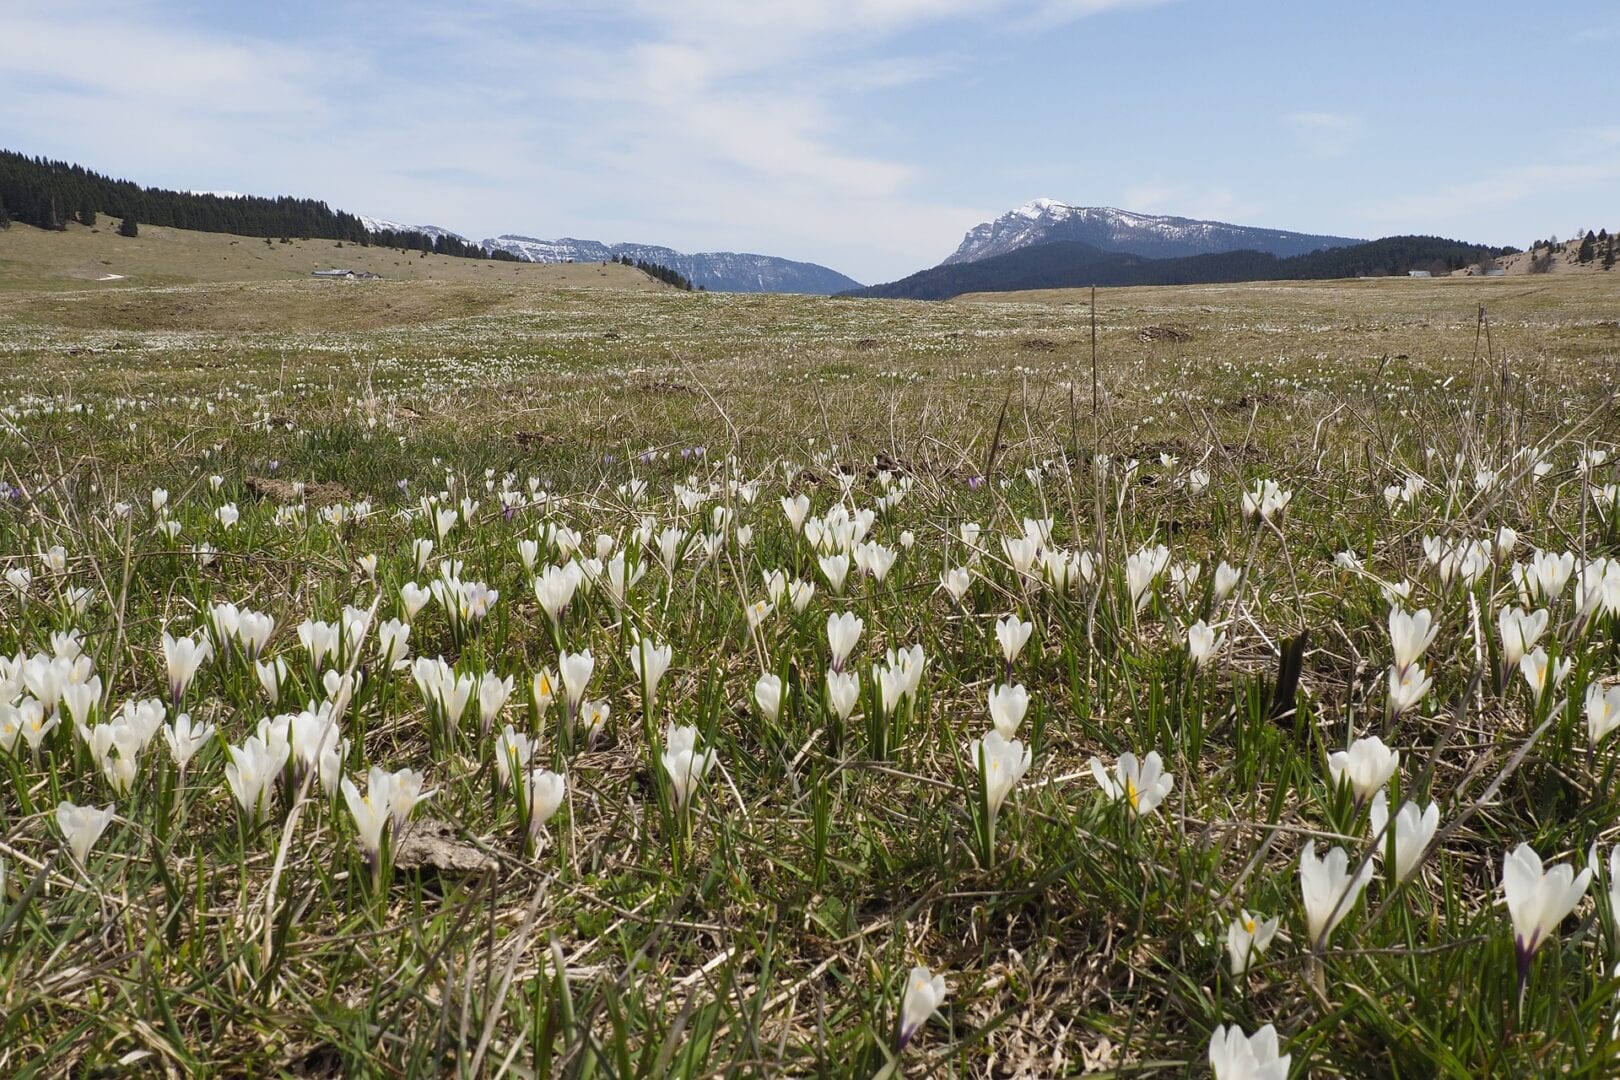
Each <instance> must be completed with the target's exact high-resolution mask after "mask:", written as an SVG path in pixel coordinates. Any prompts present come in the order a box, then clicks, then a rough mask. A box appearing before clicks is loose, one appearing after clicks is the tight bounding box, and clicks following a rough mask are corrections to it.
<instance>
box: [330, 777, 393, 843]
mask: <svg viewBox="0 0 1620 1080" xmlns="http://www.w3.org/2000/svg"><path fill="white" fill-rule="evenodd" d="M392 779H393V778H392V777H391V776H389V775H388V774H387V773H385V772H383V770H382V769H380V768H378V767H377V766H375V765H373V766H372V767H371V774H370V775H369V776H368V777H367V778H366V793H365V794H364V795H362V794H360V789H359V788H358V787H356V786H355V783H354V781H353V780H350V779H349V778H348V777H347V776H345V777H344V778H343V779H342V781H341V782H340V784H339V788H340V789H341V790H342V792H343V802H344V803H345V804H346V805H347V806H348V808H349V815H350V816H351V817H352V818H354V828H355V831H356V832H357V833H359V835H360V847H361V849H362V850H363V851H365V853H366V858H367V859H371V860H375V859H376V858H377V856H378V855H379V854H380V853H381V852H382V834H383V829H384V828H385V827H386V826H387V825H388V823H389V822H390V821H392V820H393V816H394V812H393V806H392V805H391V803H392V799H391V798H390V796H391V795H392V793H393V783H392Z"/></svg>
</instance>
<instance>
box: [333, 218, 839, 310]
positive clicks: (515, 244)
mask: <svg viewBox="0 0 1620 1080" xmlns="http://www.w3.org/2000/svg"><path fill="white" fill-rule="evenodd" d="M360 220H361V222H362V223H364V225H365V227H366V228H367V229H369V230H371V231H372V232H374V233H375V232H395V233H407V232H417V233H421V234H422V235H424V236H427V237H430V238H432V239H435V240H437V239H438V238H439V237H440V236H447V237H450V238H451V239H455V240H461V241H465V242H468V243H471V242H472V241H468V240H467V238H466V237H465V236H461V235H460V234H458V233H453V232H451V231H450V230H449V229H445V228H441V227H440V226H438V225H402V224H400V223H399V222H397V221H389V220H387V219H385V218H374V217H367V216H365V215H364V214H362V215H360ZM477 243H478V244H479V245H480V246H481V247H483V248H484V250H486V251H504V252H506V253H507V254H509V255H513V256H515V257H516V258H518V259H519V260H521V261H523V262H535V263H570V262H575V263H584V262H611V261H613V260H615V259H618V258H621V257H623V256H629V257H630V259H632V260H633V261H637V262H649V263H655V264H657V265H659V266H667V267H669V269H671V270H674V271H676V272H678V273H679V274H680V275H681V276H682V277H684V278H686V279H687V280H688V281H690V282H691V283H692V285H693V287H694V288H697V287H702V288H705V289H708V290H709V291H710V292H781V293H808V294H813V295H818V296H830V295H832V294H833V293H840V292H848V291H849V290H851V289H859V288H860V287H861V283H860V282H858V281H856V280H855V279H854V278H852V277H846V276H845V275H843V274H840V273H839V272H838V271H836V270H830V269H828V268H827V267H825V266H821V265H819V264H817V263H808V262H795V261H793V260H792V259H779V258H777V257H776V256H774V255H754V254H750V253H746V252H736V251H705V252H699V253H698V254H695V255H688V254H686V253H685V252H681V251H676V250H675V249H674V248H667V247H659V246H657V245H655V244H604V243H602V242H601V241H600V240H576V239H574V238H573V237H569V236H565V237H562V238H560V239H557V240H539V239H536V238H535V237H532V236H515V235H513V234H511V233H506V234H503V235H501V236H496V237H491V238H490V239H488V240H480V241H477Z"/></svg>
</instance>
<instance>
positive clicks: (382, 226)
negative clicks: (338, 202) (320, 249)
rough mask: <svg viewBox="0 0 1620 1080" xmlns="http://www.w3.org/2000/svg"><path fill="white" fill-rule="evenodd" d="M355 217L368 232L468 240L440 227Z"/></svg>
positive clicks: (363, 216)
mask: <svg viewBox="0 0 1620 1080" xmlns="http://www.w3.org/2000/svg"><path fill="white" fill-rule="evenodd" d="M355 216H356V217H358V218H359V219H360V224H362V225H364V226H365V227H366V231H367V232H418V233H421V234H422V235H423V236H430V237H432V238H433V239H435V240H437V239H438V238H439V237H441V236H448V237H451V238H452V239H455V240H465V239H467V238H466V237H465V236H462V235H461V234H460V233H454V232H451V231H450V230H449V229H445V228H441V227H440V226H438V225H401V224H400V223H399V222H397V221H389V220H388V219H387V218H374V217H367V216H366V215H365V214H356V215H355Z"/></svg>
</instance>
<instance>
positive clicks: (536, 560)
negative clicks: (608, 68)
mask: <svg viewBox="0 0 1620 1080" xmlns="http://www.w3.org/2000/svg"><path fill="white" fill-rule="evenodd" d="M143 232H144V230H143ZM564 284H565V285H566V284H567V283H564ZM113 286H117V287H113ZM334 297H337V299H334ZM344 298H352V299H344ZM1098 300H1099V305H1098V311H1097V314H1096V322H1095V326H1096V351H1095V355H1096V358H1097V364H1096V369H1095V384H1094V382H1093V367H1092V355H1093V354H1092V319H1091V312H1090V310H1089V307H1088V305H1087V297H1086V296H1085V295H1083V294H1038V295H1029V296H1021V297H1016V296H1015V297H1001V298H997V299H996V300H995V301H993V302H992V301H989V300H987V299H985V298H977V299H968V300H964V301H958V302H953V303H946V304H932V305H929V304H907V303H894V302H883V301H845V300H836V299H830V300H829V299H810V298H790V297H777V296H739V295H718V294H716V295H695V294H686V293H677V292H673V291H665V290H640V291H637V290H631V289H617V288H585V287H580V288H572V287H562V286H558V285H555V284H552V285H547V286H545V287H538V286H534V285H531V284H526V283H523V282H505V281H504V280H503V281H502V283H501V284H499V285H485V284H481V283H479V282H478V281H476V280H474V281H471V282H466V283H461V282H449V283H443V282H428V283H413V282H396V281H384V282H378V283H369V284H367V285H365V286H364V287H363V288H345V289H343V291H341V292H338V293H334V291H333V287H332V283H322V282H305V281H292V280H288V281H279V280H276V281H260V282H252V283H246V284H167V285H151V286H128V285H120V284H119V283H109V284H108V285H106V286H98V287H97V288H95V289H86V288H76V289H72V290H68V291H61V292H42V291H37V290H34V289H27V288H14V289H9V290H7V291H6V292H4V293H3V294H0V402H3V405H0V575H3V581H0V776H3V779H0V866H3V870H4V877H3V882H4V884H3V886H0V1003H3V1007H0V1071H3V1072H4V1073H5V1074H6V1075H34V1074H38V1075H53V1074H54V1075H110V1074H113V1073H116V1072H120V1071H121V1070H130V1071H135V1072H142V1073H149V1074H154V1075H161V1074H168V1075H175V1076H199V1075H215V1074H217V1075H278V1074H285V1075H294V1076H339V1075H341V1076H359V1075H376V1076H420V1075H441V1074H442V1075H457V1076H469V1077H471V1076H480V1077H482V1076H489V1077H493V1076H500V1075H507V1076H519V1077H524V1076H583V1075H595V1076H633V1075H637V1076H639V1075H645V1076H665V1075H677V1076H710V1075H739V1076H741V1075H782V1074H787V1075H819V1076H826V1077H847V1076H875V1075H882V1076H888V1077H893V1076H951V1075H968V1076H978V1075H984V1076H999V1077H1052V1076H1059V1075H1070V1074H1076V1075H1078V1074H1085V1073H1096V1074H1101V1075H1116V1076H1181V1075H1207V1074H1208V1072H1209V1070H1210V1068H1211V1062H1212V1060H1213V1063H1214V1066H1215V1068H1216V1070H1217V1074H1218V1075H1220V1076H1222V1077H1227V1078H1233V1077H1281V1076H1285V1075H1292V1076H1305V1075H1310V1076H1317V1077H1322V1076H1339V1075H1343V1076H1381V1075H1389V1076H1413V1077H1434V1076H1449V1077H1459V1078H1460V1077H1477V1076H1484V1075H1495V1076H1515V1077H1517V1076H1530V1075H1553V1074H1561V1075H1568V1076H1591V1077H1600V1076H1611V1075H1614V1073H1615V1072H1616V1069H1617V1061H1620V1043H1617V1042H1616V1040H1615V1037H1614V1034H1615V1023H1616V1017H1617V1015H1620V1001H1617V997H1616V992H1617V990H1620V980H1617V979H1616V977H1615V976H1614V973H1615V972H1616V970H1617V964H1620V926H1617V919H1616V916H1617V914H1620V912H1617V910H1616V909H1617V907H1620V858H1616V857H1615V852H1616V850H1617V848H1616V844H1617V841H1620V796H1617V794H1616V792H1615V788H1614V774H1615V769H1616V766H1617V764H1620V748H1617V746H1616V743H1615V739H1614V737H1613V735H1612V734H1611V733H1612V730H1613V729H1614V728H1615V727H1616V726H1620V688H1616V679H1617V677H1620V649H1617V642H1616V629H1617V617H1620V561H1617V556H1620V550H1617V539H1620V536H1617V527H1616V516H1617V513H1620V487H1617V486H1616V485H1617V481H1620V473H1617V464H1620V458H1617V457H1616V456H1615V454H1616V451H1617V447H1616V446H1615V443H1616V441H1617V438H1620V422H1617V418H1616V409H1615V399H1614V392H1615V373H1616V370H1617V363H1620V328H1617V326H1616V322H1615V318H1616V312H1617V305H1616V303H1615V300H1616V297H1615V290H1614V288H1613V286H1612V284H1610V283H1609V282H1608V281H1607V279H1605V278H1602V277H1599V276H1593V277H1584V278H1575V277H1573V276H1572V277H1569V278H1560V279H1558V280H1535V281H1527V280H1525V279H1495V280H1474V279H1468V280H1444V279H1437V280H1433V281H1406V280H1381V281H1359V282H1323V283H1301V284H1284V285H1264V284H1261V285H1244V286H1211V287H1197V288H1178V289H1123V290H1105V291H1102V292H1100V293H1099V294H1098ZM1481 305H1483V310H1484V316H1483V318H1482V317H1481ZM266 313H272V314H273V315H274V318H271V317H269V316H267V314H266ZM1094 385H1095V391H1094ZM1544 871H1545V874H1546V876H1545V878H1544V877H1543V872H1544ZM917 968H921V969H926V970H924V971H914V969H917ZM935 976H939V977H942V979H943V982H942V984H937V983H935V982H934V981H933V979H934V977H935ZM941 987H942V988H941ZM1227 1025H1236V1026H1237V1027H1238V1028H1240V1029H1241V1033H1238V1034H1234V1033H1231V1032H1230V1030H1229V1029H1227V1028H1226V1026H1227ZM1266 1025H1271V1026H1272V1030H1273V1031H1274V1033H1275V1039H1274V1040H1270V1039H1268V1037H1267V1036H1266V1035H1265V1034H1263V1029H1264V1028H1265V1026H1266ZM1257 1032H1260V1033H1261V1034H1256V1033H1257ZM1250 1035H1253V1036H1255V1040H1254V1041H1253V1042H1252V1043H1251V1042H1250V1041H1248V1039H1247V1038H1246V1037H1247V1036H1250ZM1212 1039H1214V1040H1215V1041H1216V1048H1215V1052H1214V1053H1213V1055H1212V1052H1211V1043H1212ZM1278 1054H1280V1055H1283V1056H1286V1057H1287V1058H1288V1059H1289V1060H1288V1063H1287V1064H1283V1063H1282V1062H1280V1061H1278V1060H1274V1059H1275V1058H1276V1056H1277V1055H1278Z"/></svg>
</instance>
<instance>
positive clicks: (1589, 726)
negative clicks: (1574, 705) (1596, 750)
mask: <svg viewBox="0 0 1620 1080" xmlns="http://www.w3.org/2000/svg"><path fill="white" fill-rule="evenodd" d="M1617 727H1620V686H1611V687H1609V688H1608V689H1604V688H1603V686H1601V685H1600V684H1598V683H1592V684H1591V685H1589V686H1588V687H1587V688H1586V736H1587V738H1588V739H1590V740H1591V743H1592V745H1593V746H1596V745H1597V744H1598V743H1600V742H1602V741H1603V740H1604V739H1605V738H1607V737H1608V734H1609V732H1611V731H1613V730H1614V729H1615V728H1617Z"/></svg>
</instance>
